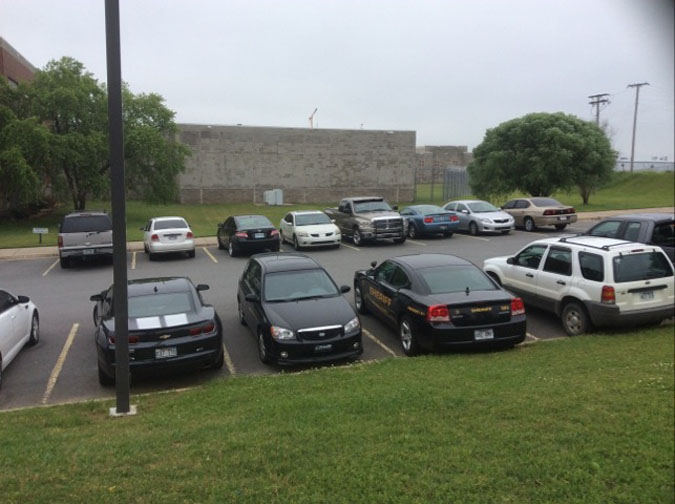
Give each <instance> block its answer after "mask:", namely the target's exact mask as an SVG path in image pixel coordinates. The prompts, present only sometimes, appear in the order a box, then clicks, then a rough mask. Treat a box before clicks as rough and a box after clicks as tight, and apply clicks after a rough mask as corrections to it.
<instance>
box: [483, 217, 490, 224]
mask: <svg viewBox="0 0 675 504" xmlns="http://www.w3.org/2000/svg"><path fill="white" fill-rule="evenodd" d="M480 221H481V222H485V223H486V224H490V223H491V222H492V221H491V220H490V219H488V218H487V217H481V219H480Z"/></svg>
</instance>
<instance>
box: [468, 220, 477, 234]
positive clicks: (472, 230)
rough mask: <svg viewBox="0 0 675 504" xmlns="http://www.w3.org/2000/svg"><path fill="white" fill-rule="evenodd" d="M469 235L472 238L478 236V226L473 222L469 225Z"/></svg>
mask: <svg viewBox="0 0 675 504" xmlns="http://www.w3.org/2000/svg"><path fill="white" fill-rule="evenodd" d="M469 234H471V235H472V236H476V235H477V234H478V224H476V223H475V222H473V221H471V222H470V223H469Z"/></svg>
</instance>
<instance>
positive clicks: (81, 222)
mask: <svg viewBox="0 0 675 504" xmlns="http://www.w3.org/2000/svg"><path fill="white" fill-rule="evenodd" d="M111 229H112V221H111V220H110V217H108V216H107V215H82V216H78V217H66V218H65V219H64V220H63V224H62V225H61V233H92V232H93V233H96V232H101V231H110V230H111Z"/></svg>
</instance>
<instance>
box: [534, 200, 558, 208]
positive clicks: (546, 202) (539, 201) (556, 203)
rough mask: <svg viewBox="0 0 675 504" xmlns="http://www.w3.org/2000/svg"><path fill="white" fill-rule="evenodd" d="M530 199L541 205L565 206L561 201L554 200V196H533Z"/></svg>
mask: <svg viewBox="0 0 675 504" xmlns="http://www.w3.org/2000/svg"><path fill="white" fill-rule="evenodd" d="M530 201H531V202H532V203H534V204H535V205H536V206H539V207H544V206H563V204H562V203H560V201H558V200H554V199H553V198H532V199H531V200H530Z"/></svg>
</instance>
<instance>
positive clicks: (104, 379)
mask: <svg viewBox="0 0 675 504" xmlns="http://www.w3.org/2000/svg"><path fill="white" fill-rule="evenodd" d="M98 382H99V383H100V384H101V385H103V386H104V387H112V386H113V385H115V378H114V377H112V376H108V375H107V374H106V372H105V371H103V368H102V367H101V364H100V363H99V365H98Z"/></svg>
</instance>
